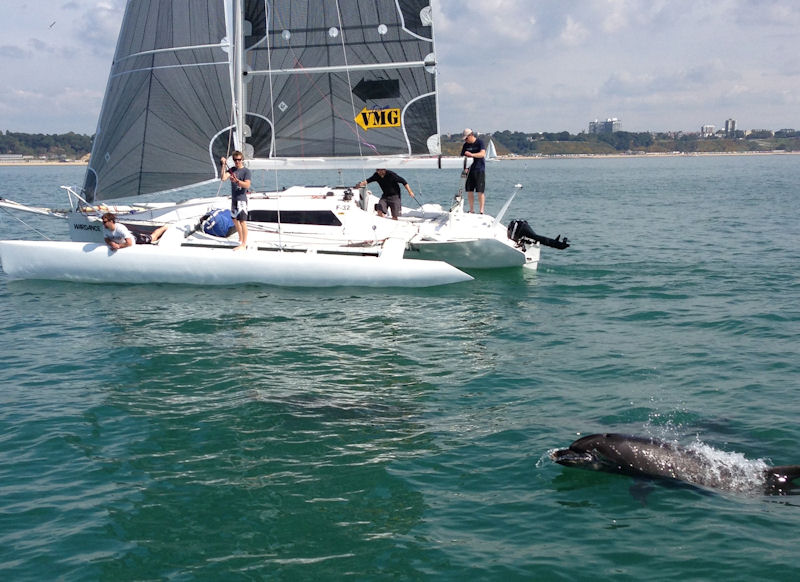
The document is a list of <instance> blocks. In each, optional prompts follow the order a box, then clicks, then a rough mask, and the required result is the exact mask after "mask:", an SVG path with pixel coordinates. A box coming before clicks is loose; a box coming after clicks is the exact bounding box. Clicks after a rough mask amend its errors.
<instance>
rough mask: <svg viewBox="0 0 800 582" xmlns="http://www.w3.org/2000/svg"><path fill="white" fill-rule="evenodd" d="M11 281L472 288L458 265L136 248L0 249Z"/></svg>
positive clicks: (29, 245) (16, 245)
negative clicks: (460, 284) (463, 284)
mask: <svg viewBox="0 0 800 582" xmlns="http://www.w3.org/2000/svg"><path fill="white" fill-rule="evenodd" d="M0 261H2V266H3V270H4V271H5V273H6V274H7V275H8V276H9V277H10V278H11V279H46V280H57V281H75V282H83V283H128V284H144V283H171V284H183V285H244V284H262V285H278V286H286V287H337V286H359V287H430V286H435V285H446V284H451V283H458V282H463V281H468V280H471V279H472V277H470V276H469V275H467V274H466V273H463V272H462V271H459V270H458V269H456V268H455V267H453V266H452V265H448V264H447V263H443V262H439V261H416V260H409V259H403V258H396V257H392V256H340V255H323V254H317V253H290V252H281V251H260V250H249V249H248V250H243V251H233V250H230V249H225V248H191V247H180V246H178V247H175V246H165V247H161V246H155V245H136V246H133V247H129V248H125V249H121V250H118V251H112V250H110V249H109V248H108V247H107V246H106V245H105V244H98V243H81V242H53V241H0Z"/></svg>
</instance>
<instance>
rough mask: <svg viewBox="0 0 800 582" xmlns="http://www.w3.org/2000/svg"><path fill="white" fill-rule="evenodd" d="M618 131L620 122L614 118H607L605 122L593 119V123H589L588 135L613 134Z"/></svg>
mask: <svg viewBox="0 0 800 582" xmlns="http://www.w3.org/2000/svg"><path fill="white" fill-rule="evenodd" d="M619 130H620V120H619V119H617V118H616V117H609V118H608V119H606V120H605V121H598V120H597V119H595V120H594V121H590V122H589V133H592V134H600V133H614V132H615V131H619Z"/></svg>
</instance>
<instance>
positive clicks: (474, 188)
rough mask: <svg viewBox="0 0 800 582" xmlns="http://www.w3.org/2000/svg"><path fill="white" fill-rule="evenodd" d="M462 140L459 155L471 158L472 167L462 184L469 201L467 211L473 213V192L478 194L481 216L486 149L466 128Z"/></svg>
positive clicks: (484, 188) (484, 197) (484, 198)
mask: <svg viewBox="0 0 800 582" xmlns="http://www.w3.org/2000/svg"><path fill="white" fill-rule="evenodd" d="M461 137H462V138H463V139H464V145H463V146H461V155H462V156H464V157H467V158H472V165H471V166H470V167H469V174H467V181H466V183H465V184H464V190H466V191H467V199H468V200H469V211H470V212H475V196H474V192H477V193H478V205H479V208H480V212H481V214H483V205H484V203H485V202H486V195H485V194H484V192H485V190H486V162H485V161H484V160H485V158H486V147H485V146H484V145H483V140H481V139H479V138H478V137H477V136H476V135H475V133H474V132H473V131H472V130H471V129H469V128H467V129H465V130H464V131H463V133H462V134H461Z"/></svg>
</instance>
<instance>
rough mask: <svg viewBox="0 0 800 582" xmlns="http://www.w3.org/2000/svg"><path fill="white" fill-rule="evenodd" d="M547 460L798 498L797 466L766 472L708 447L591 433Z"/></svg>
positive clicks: (754, 463) (757, 463) (765, 467)
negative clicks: (795, 481) (691, 446)
mask: <svg viewBox="0 0 800 582" xmlns="http://www.w3.org/2000/svg"><path fill="white" fill-rule="evenodd" d="M550 458H551V459H552V460H553V461H555V462H556V463H558V464H559V465H564V466H565V467H579V468H581V469H592V470H595V471H606V472H609V473H621V474H623V475H631V476H634V477H647V478H661V479H668V480H673V481H681V482H684V483H689V484H691V485H697V486H700V487H710V488H713V489H719V490H722V491H732V492H737V493H752V494H759V493H760V494H765V495H795V494H800V484H795V483H794V480H795V479H797V478H798V477H800V465H781V466H775V467H770V466H768V465H767V464H766V463H764V462H763V461H748V460H746V459H744V458H743V457H741V455H738V454H732V453H724V452H721V451H718V450H715V449H712V448H710V447H707V446H700V445H698V446H697V447H693V448H688V447H681V446H678V445H676V444H673V443H669V442H666V441H661V440H658V439H655V438H649V437H638V436H631V435H624V434H611V433H606V434H593V435H589V436H585V437H583V438H580V439H578V440H576V441H575V442H573V443H572V444H571V445H570V446H569V448H568V449H560V450H555V451H553V452H551V453H550Z"/></svg>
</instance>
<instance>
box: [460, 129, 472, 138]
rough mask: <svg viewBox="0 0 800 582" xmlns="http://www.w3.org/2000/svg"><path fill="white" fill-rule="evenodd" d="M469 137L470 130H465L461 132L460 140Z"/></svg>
mask: <svg viewBox="0 0 800 582" xmlns="http://www.w3.org/2000/svg"><path fill="white" fill-rule="evenodd" d="M471 135H472V130H471V129H470V128H467V129H465V130H464V131H462V132H461V139H467V138H468V137H469V136H471Z"/></svg>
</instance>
